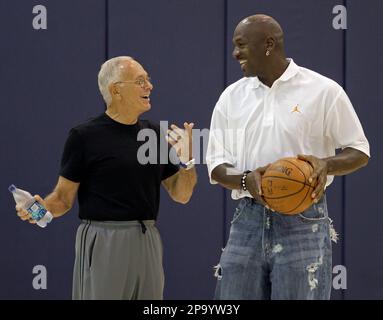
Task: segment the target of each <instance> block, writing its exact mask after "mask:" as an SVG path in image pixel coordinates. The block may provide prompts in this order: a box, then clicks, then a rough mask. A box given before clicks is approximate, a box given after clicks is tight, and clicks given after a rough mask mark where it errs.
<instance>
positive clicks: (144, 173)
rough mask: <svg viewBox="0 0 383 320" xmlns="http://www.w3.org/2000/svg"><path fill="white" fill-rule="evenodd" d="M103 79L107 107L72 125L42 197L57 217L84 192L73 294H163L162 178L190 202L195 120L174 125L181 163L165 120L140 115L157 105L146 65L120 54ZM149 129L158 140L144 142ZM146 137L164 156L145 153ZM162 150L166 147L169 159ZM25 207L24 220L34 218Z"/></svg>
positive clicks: (79, 296) (152, 296)
mask: <svg viewBox="0 0 383 320" xmlns="http://www.w3.org/2000/svg"><path fill="white" fill-rule="evenodd" d="M98 83H99V88H100V91H101V94H102V95H103V97H104V100H105V102H106V105H107V110H106V112H105V113H103V114H101V115H99V116H98V117H95V118H94V119H91V120H89V121H87V122H85V123H83V124H81V125H78V126H76V127H75V128H73V129H72V130H71V131H70V134H69V137H68V139H67V141H66V144H65V148H64V152H63V156H62V162H61V171H60V177H59V179H58V183H57V185H56V187H55V189H54V191H53V192H52V193H51V194H49V195H48V196H47V197H46V198H45V199H44V200H42V199H41V198H40V197H39V196H36V199H38V200H39V201H40V202H41V203H42V204H43V205H44V206H45V207H46V208H47V209H48V210H49V211H50V212H51V213H52V214H53V216H54V217H55V218H57V217H59V216H62V215H63V214H65V213H66V212H68V211H69V210H70V209H71V208H72V205H73V202H74V199H75V196H76V194H77V193H78V201H79V216H80V219H82V223H81V225H80V226H79V228H78V231H77V236H76V259H75V267H74V275H73V299H162V298H163V287H164V272H163V266H162V243H161V239H160V235H159V233H158V230H157V229H156V227H155V220H156V218H157V213H158V207H159V198H160V185H161V183H162V185H163V186H164V187H165V189H166V190H167V192H168V193H169V195H170V197H171V198H172V199H173V200H174V201H176V202H179V203H183V204H185V203H187V202H188V201H189V199H190V197H191V195H192V192H193V188H194V186H195V184H196V181H197V178H196V172H195V168H194V162H193V159H192V156H191V155H192V138H191V137H192V135H191V131H192V128H193V124H192V123H191V124H189V123H185V124H184V128H185V129H182V130H181V129H180V128H178V127H177V126H175V125H172V130H168V133H169V136H168V137H167V138H168V141H169V142H170V143H171V144H172V145H173V146H174V148H175V149H176V151H177V154H178V155H179V157H180V159H181V161H183V163H184V164H185V165H184V166H183V168H180V169H179V167H178V166H176V165H174V164H172V163H171V161H170V159H169V153H168V149H167V148H166V150H160V146H161V145H162V146H163V145H164V144H163V143H161V140H162V139H165V137H164V135H163V134H161V129H160V127H159V126H158V125H157V124H154V123H153V122H151V121H148V120H142V119H141V118H140V116H141V114H143V113H144V112H146V111H148V110H149V109H150V106H151V104H150V93H151V91H152V89H153V85H152V83H151V80H150V78H149V75H148V73H147V72H146V71H145V69H144V68H143V67H142V66H141V65H140V64H139V63H138V62H137V61H135V60H134V59H132V58H131V57H116V58H112V59H110V60H108V61H106V62H105V63H104V64H103V65H102V66H101V70H100V72H99V75H98ZM141 130H152V131H153V132H154V133H155V136H156V140H154V141H153V140H152V141H149V142H144V141H140V140H141V139H138V137H137V135H138V134H139V132H141ZM144 143H149V147H150V148H151V149H150V150H149V152H154V154H156V155H157V156H156V161H150V162H149V163H146V162H145V159H140V156H139V154H140V153H139V149H140V147H142V146H143V144H144ZM165 146H167V143H166V142H165ZM153 149H154V150H153ZM161 152H166V156H165V159H166V160H168V161H165V163H164V161H162V160H163V159H164V154H162V155H161ZM17 209H18V215H19V216H20V217H21V219H22V220H28V221H30V222H31V223H34V221H33V220H32V219H31V217H30V215H29V214H28V213H27V212H26V211H25V210H21V209H19V208H17Z"/></svg>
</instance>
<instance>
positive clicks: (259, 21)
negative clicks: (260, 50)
mask: <svg viewBox="0 0 383 320" xmlns="http://www.w3.org/2000/svg"><path fill="white" fill-rule="evenodd" d="M237 29H241V30H242V31H244V32H245V33H246V35H248V36H249V37H250V38H251V39H252V40H256V41H262V40H263V41H265V40H267V39H268V38H270V39H273V40H274V42H275V48H276V49H280V50H282V51H283V50H284V48H283V30H282V28H281V26H280V24H279V23H278V22H277V21H276V20H275V19H274V18H272V17H270V16H267V15H264V14H256V15H253V16H250V17H247V18H245V19H243V20H242V21H241V22H240V23H239V24H238V26H237V28H236V30H237Z"/></svg>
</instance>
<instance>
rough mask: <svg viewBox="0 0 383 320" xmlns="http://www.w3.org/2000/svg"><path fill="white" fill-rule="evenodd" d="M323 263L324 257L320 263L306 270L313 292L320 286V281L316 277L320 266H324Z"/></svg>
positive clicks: (315, 263) (309, 266)
mask: <svg viewBox="0 0 383 320" xmlns="http://www.w3.org/2000/svg"><path fill="white" fill-rule="evenodd" d="M322 263H323V257H320V258H319V261H318V262H314V263H311V264H309V265H308V266H307V267H306V270H307V272H308V282H309V286H310V289H311V290H314V289H315V288H316V287H317V286H318V279H317V278H315V275H316V272H317V270H318V268H319V266H320V265H322Z"/></svg>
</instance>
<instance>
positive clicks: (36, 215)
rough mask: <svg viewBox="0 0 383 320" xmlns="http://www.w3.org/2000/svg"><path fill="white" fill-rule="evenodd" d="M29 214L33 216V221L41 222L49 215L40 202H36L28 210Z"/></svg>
mask: <svg viewBox="0 0 383 320" xmlns="http://www.w3.org/2000/svg"><path fill="white" fill-rule="evenodd" d="M27 211H28V213H30V214H31V216H32V219H33V220H36V221H39V220H40V219H41V218H42V217H44V216H45V214H46V213H47V209H45V208H44V207H43V206H42V205H41V204H40V203H39V202H37V201H35V202H34V203H33V204H32V205H31V206H30V207H29V208H28V209H27Z"/></svg>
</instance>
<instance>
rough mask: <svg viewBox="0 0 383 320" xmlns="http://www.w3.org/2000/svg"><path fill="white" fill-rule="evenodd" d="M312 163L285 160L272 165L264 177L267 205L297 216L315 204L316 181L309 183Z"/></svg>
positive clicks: (293, 159) (264, 193)
mask: <svg viewBox="0 0 383 320" xmlns="http://www.w3.org/2000/svg"><path fill="white" fill-rule="evenodd" d="M312 172H313V168H312V166H311V165H310V163H308V162H306V161H303V160H299V159H297V158H283V159H280V160H278V161H276V162H274V163H272V164H271V165H270V166H269V167H268V168H267V170H266V172H265V173H264V175H263V176H262V193H263V198H264V200H265V202H266V203H267V205H268V206H269V207H270V208H271V209H273V210H275V211H278V212H280V213H284V214H297V213H300V212H303V211H305V210H306V209H307V208H309V207H310V206H311V205H312V204H313V200H314V199H313V198H312V197H311V194H312V193H313V191H314V188H315V185H316V181H313V182H312V183H309V178H310V176H311V174H312Z"/></svg>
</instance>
